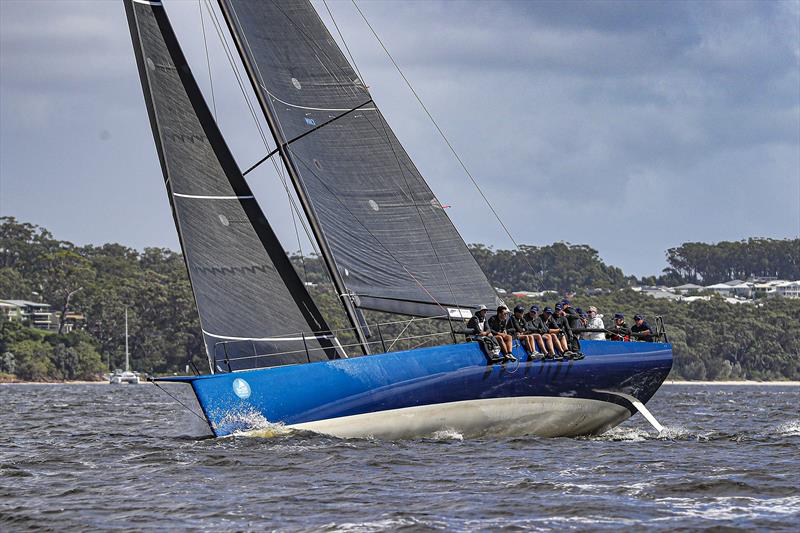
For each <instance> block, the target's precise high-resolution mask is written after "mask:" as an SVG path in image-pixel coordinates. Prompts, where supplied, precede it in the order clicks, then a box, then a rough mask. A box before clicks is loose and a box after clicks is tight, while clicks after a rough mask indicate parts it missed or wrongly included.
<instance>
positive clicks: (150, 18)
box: [124, 0, 337, 371]
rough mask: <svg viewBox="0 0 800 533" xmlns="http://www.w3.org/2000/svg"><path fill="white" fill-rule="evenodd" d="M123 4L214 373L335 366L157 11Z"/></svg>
mask: <svg viewBox="0 0 800 533" xmlns="http://www.w3.org/2000/svg"><path fill="white" fill-rule="evenodd" d="M124 1H125V8H126V13H127V16H128V22H129V26H130V30H131V37H132V39H133V48H134V51H135V55H136V62H137V64H138V67H139V75H140V77H141V81H142V88H143V90H144V96H145V101H146V103H147V109H148V113H149V115H150V123H151V126H152V129H153V135H154V137H155V142H156V148H157V151H158V155H159V159H160V162H161V168H162V171H163V174H164V179H165V183H166V187H167V193H168V196H169V200H170V205H171V207H172V213H173V217H174V219H175V225H176V227H177V229H178V235H179V237H180V241H181V247H182V249H183V253H184V257H185V260H186V265H187V269H188V271H189V278H190V281H191V284H192V290H193V291H194V297H195V300H196V303H197V309H198V311H199V314H200V323H201V327H202V329H203V337H204V340H205V345H206V350H207V351H208V355H209V359H210V361H211V362H212V370H215V371H229V370H240V369H246V368H257V367H264V366H274V365H280V364H290V363H299V362H305V361H307V360H309V359H310V360H312V361H313V360H327V359H329V358H335V357H337V353H336V350H335V349H334V348H333V343H334V342H336V341H335V338H333V336H332V335H331V334H330V332H329V331H328V326H327V325H326V323H325V320H324V319H323V317H322V315H321V313H320V312H319V310H318V309H317V307H316V305H315V304H314V302H313V300H312V299H311V297H310V296H309V295H308V293H307V291H306V289H305V287H304V286H303V284H302V282H301V280H300V279H299V277H298V276H297V273H296V272H295V270H294V268H293V267H292V265H291V263H290V261H289V259H288V257H287V256H286V253H285V252H284V250H283V248H282V247H281V245H280V242H279V241H278V239H277V237H276V236H275V233H274V232H273V231H272V228H271V227H270V225H269V223H268V222H267V220H266V218H265V217H264V214H263V213H262V211H261V209H260V207H259V206H258V204H257V202H256V200H255V198H254V197H253V193H252V192H251V190H250V188H249V187H248V185H247V183H246V182H245V180H244V178H243V177H242V174H241V172H240V170H239V168H238V167H237V165H236V162H235V161H234V158H233V156H232V154H231V153H230V151H229V149H228V147H227V145H226V144H225V141H224V139H223V138H222V135H221V133H220V131H219V129H218V128H217V125H216V123H215V121H214V119H213V117H212V115H211V112H210V111H209V109H208V106H207V105H206V102H205V100H204V99H203V96H202V93H201V92H200V89H199V87H198V86H197V83H196V81H195V79H194V77H193V76H192V72H191V70H190V69H189V65H188V64H187V62H186V59H185V57H184V55H183V53H182V52H181V49H180V46H179V45H178V42H177V40H176V38H175V34H174V33H173V31H172V28H171V26H170V23H169V20H168V18H167V14H166V12H165V11H164V8H163V7H162V6H161V3H160V2H153V1H146V0H124ZM306 347H307V348H308V354H309V355H308V356H307V355H306V354H307V352H306Z"/></svg>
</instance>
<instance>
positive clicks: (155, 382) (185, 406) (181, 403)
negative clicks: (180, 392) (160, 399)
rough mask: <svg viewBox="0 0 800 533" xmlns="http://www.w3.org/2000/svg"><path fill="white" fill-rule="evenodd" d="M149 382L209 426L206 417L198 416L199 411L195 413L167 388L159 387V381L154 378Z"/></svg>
mask: <svg viewBox="0 0 800 533" xmlns="http://www.w3.org/2000/svg"><path fill="white" fill-rule="evenodd" d="M148 381H150V383H152V384H153V385H155V386H156V388H157V389H158V390H160V391H161V392H163V393H164V394H166V395H167V396H169V397H170V398H172V399H173V400H174V401H175V402H177V403H178V404H179V405H180V406H181V407H183V408H184V409H186V410H187V411H189V412H190V413H192V414H193V415H194V416H196V417H197V418H199V419H200V420H202V421H203V424H209V421H208V420H206V417H204V416H200V415H198V414H197V411H195V410H194V409H192V408H191V407H189V406H188V405H186V404H185V403H183V402H182V401H180V400H179V399H178V397H177V396H174V395H173V394H171V393H170V392H169V391H168V390H167V389H165V388H163V387H162V386H161V385H159V384H158V382H157V381H156V380H155V379H154V378H149V379H148Z"/></svg>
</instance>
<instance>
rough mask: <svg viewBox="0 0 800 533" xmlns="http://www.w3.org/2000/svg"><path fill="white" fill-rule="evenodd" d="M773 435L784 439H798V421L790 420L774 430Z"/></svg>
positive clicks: (799, 429)
mask: <svg viewBox="0 0 800 533" xmlns="http://www.w3.org/2000/svg"><path fill="white" fill-rule="evenodd" d="M775 433H777V434H778V435H782V436H785V437H800V420H792V421H790V422H786V423H784V424H781V425H780V426H778V427H777V428H775Z"/></svg>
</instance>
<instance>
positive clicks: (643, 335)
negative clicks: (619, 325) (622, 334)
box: [631, 315, 655, 342]
mask: <svg viewBox="0 0 800 533" xmlns="http://www.w3.org/2000/svg"><path fill="white" fill-rule="evenodd" d="M631 332H632V333H637V334H638V335H636V338H638V339H639V340H640V341H644V342H653V341H654V340H655V338H654V337H653V329H652V328H651V327H650V324H648V323H647V321H646V320H645V319H644V317H643V316H642V315H634V316H633V326H631Z"/></svg>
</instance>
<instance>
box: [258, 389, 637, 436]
mask: <svg viewBox="0 0 800 533" xmlns="http://www.w3.org/2000/svg"><path fill="white" fill-rule="evenodd" d="M630 416H631V413H630V411H629V410H628V409H627V408H625V407H623V406H621V405H617V404H615V403H610V402H604V401H601V400H590V399H586V398H570V397H563V396H559V397H550V396H526V397H516V398H491V399H482V400H465V401H459V402H449V403H441V404H434V405H421V406H418V407H405V408H402V409H392V410H388V411H379V412H374V413H365V414H361V415H352V416H343V417H338V418H329V419H327V420H317V421H315V422H305V423H302V424H293V425H289V426H287V427H288V428H291V429H297V430H305V431H314V432H316V433H322V434H325V435H333V436H336V437H342V438H363V437H377V438H382V439H405V438H418V437H425V436H431V435H437V434H439V435H442V433H444V434H445V435H447V434H450V435H452V436H453V437H454V438H458V437H459V436H461V437H474V436H475V437H476V436H481V435H490V436H492V437H497V436H515V435H537V436H540V437H568V436H579V435H588V434H597V433H602V432H604V431H607V430H608V429H610V428H612V427H614V426H617V425H619V424H620V423H622V422H623V421H624V420H627V419H628V418H629V417H630ZM248 434H251V435H255V436H257V435H258V434H259V430H253V431H251V432H248Z"/></svg>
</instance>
